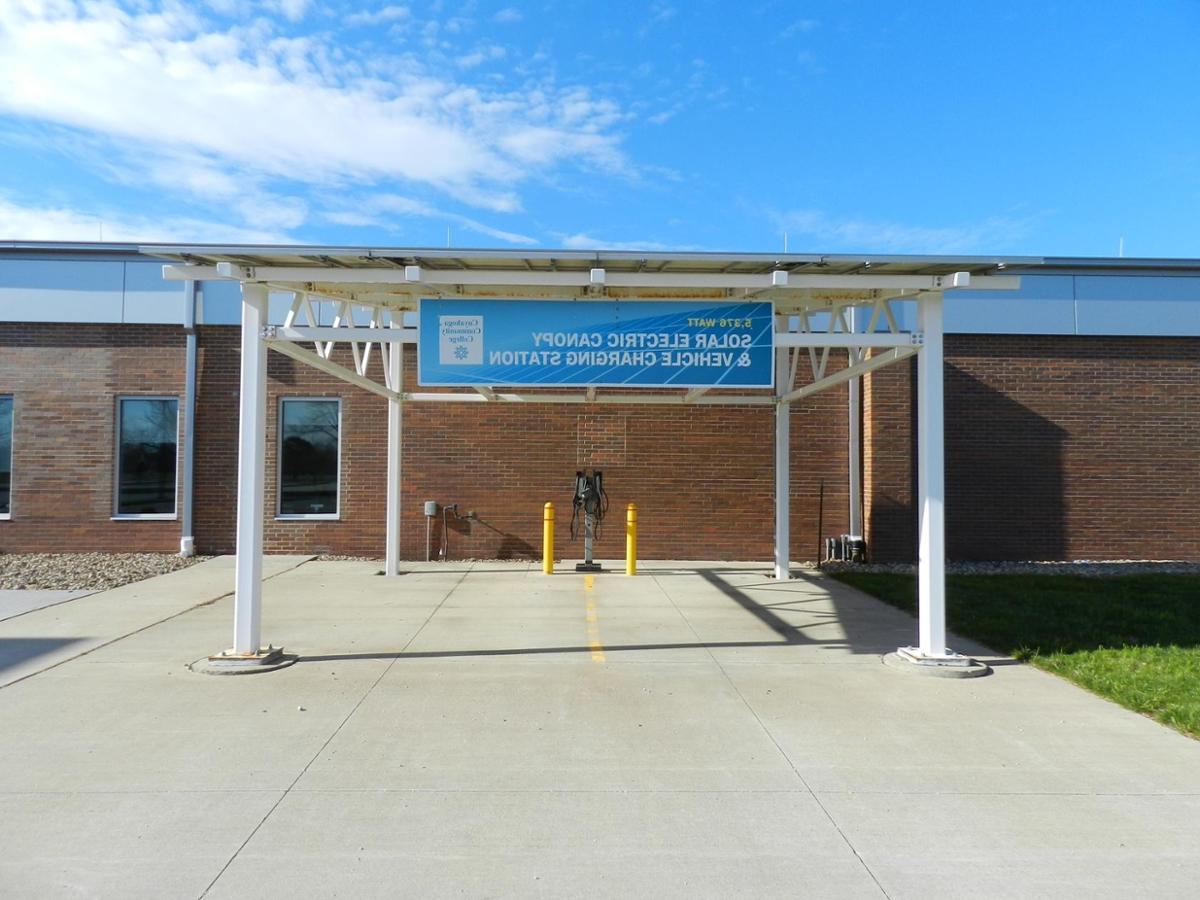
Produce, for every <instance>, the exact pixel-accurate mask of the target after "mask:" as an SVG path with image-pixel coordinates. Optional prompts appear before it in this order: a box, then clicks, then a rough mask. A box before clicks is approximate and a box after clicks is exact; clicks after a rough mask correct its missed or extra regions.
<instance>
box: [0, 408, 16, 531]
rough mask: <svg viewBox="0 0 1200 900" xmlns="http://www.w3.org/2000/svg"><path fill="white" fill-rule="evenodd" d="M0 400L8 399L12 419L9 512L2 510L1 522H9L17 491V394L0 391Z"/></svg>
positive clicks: (9, 450) (9, 459) (9, 440)
mask: <svg viewBox="0 0 1200 900" xmlns="http://www.w3.org/2000/svg"><path fill="white" fill-rule="evenodd" d="M0 400H8V402H9V416H10V417H11V419H12V421H11V423H10V424H9V429H8V430H9V435H8V512H0V522H8V521H11V520H12V517H13V506H14V505H15V502H14V496H15V495H16V491H15V490H13V457H15V456H16V455H17V450H16V443H17V395H16V394H10V393H6V392H3V391H0Z"/></svg>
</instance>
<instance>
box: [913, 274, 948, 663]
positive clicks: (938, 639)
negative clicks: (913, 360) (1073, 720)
mask: <svg viewBox="0 0 1200 900" xmlns="http://www.w3.org/2000/svg"><path fill="white" fill-rule="evenodd" d="M917 321H918V323H919V324H918V329H919V330H920V331H922V332H923V333H924V335H925V343H924V345H923V346H922V347H921V351H920V353H918V354H917V512H918V516H919V522H920V525H919V528H920V536H919V547H918V570H917V607H918V615H919V618H920V621H919V626H918V632H919V639H920V647H919V648H918V649H919V651H920V655H921V656H924V657H944V656H946V514H945V497H946V479H945V469H944V457H945V435H944V431H943V424H944V407H943V381H944V374H943V367H942V361H943V354H942V295H941V294H940V293H930V294H922V295H921V297H920V299H919V300H918V301H917Z"/></svg>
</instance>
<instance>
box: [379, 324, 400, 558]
mask: <svg viewBox="0 0 1200 900" xmlns="http://www.w3.org/2000/svg"><path fill="white" fill-rule="evenodd" d="M393 315H395V316H399V313H393ZM393 327H395V323H393ZM388 370H389V374H388V381H390V382H391V388H392V390H393V391H394V392H395V394H396V396H394V397H389V398H388V439H387V454H388V455H387V512H386V515H387V536H386V538H385V540H386V541H387V549H386V551H385V553H384V557H385V562H384V567H383V571H384V575H385V576H388V575H399V574H400V476H401V472H402V466H403V458H402V456H401V454H402V453H403V446H404V445H403V436H404V431H403V426H404V407H403V406H402V405H401V403H402V402H403V401H401V399H400V395H401V393H402V392H403V390H404V386H403V384H402V383H401V382H402V380H403V378H404V344H401V343H399V342H397V343H394V344H392V347H391V350H390V351H389V356H388Z"/></svg>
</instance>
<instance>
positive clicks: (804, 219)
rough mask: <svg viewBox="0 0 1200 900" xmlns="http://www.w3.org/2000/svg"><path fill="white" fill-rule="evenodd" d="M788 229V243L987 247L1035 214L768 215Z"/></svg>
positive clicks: (1019, 232)
mask: <svg viewBox="0 0 1200 900" xmlns="http://www.w3.org/2000/svg"><path fill="white" fill-rule="evenodd" d="M772 218H773V219H774V220H775V222H776V224H777V226H778V227H779V228H780V229H781V230H783V231H786V232H788V234H789V236H790V237H791V238H792V240H791V246H792V247H793V248H795V247H796V240H795V238H796V237H797V236H805V237H808V238H810V239H812V240H815V241H817V242H818V244H819V246H816V247H813V248H811V249H812V250H846V251H851V252H857V251H862V252H875V253H884V252H886V253H941V254H954V253H990V252H996V251H997V250H1001V249H1003V248H1004V247H1005V246H1009V245H1011V244H1013V243H1015V242H1016V241H1018V240H1019V239H1020V238H1022V237H1024V236H1025V235H1026V234H1027V233H1028V232H1029V230H1030V228H1031V227H1032V225H1033V222H1034V219H1035V218H1036V217H1032V216H1031V217H1025V218H1005V217H991V218H988V219H984V220H982V221H979V222H974V223H968V224H963V225H947V226H927V225H912V224H905V223H899V222H878V221H870V220H865V219H854V218H834V217H830V216H828V215H826V214H825V213H824V212H821V211H820V210H815V209H798V210H793V211H791V212H786V213H777V214H774V215H773V217H772Z"/></svg>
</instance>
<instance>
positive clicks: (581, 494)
mask: <svg viewBox="0 0 1200 900" xmlns="http://www.w3.org/2000/svg"><path fill="white" fill-rule="evenodd" d="M607 512H608V493H607V492H606V491H605V490H604V475H603V473H601V472H600V471H599V470H598V469H597V470H595V471H592V472H584V471H579V472H576V473H575V496H574V497H572V498H571V540H575V539H576V536H577V534H578V529H579V524H580V523H579V518H580V514H581V513H582V516H583V523H582V524H583V562H581V563H577V564H576V565H575V571H576V572H601V571H603V567H602V566H601V565H600V564H599V563H598V562H596V561H595V560H594V559H593V556H592V548H593V545H594V542H595V540H596V538H597V537H598V536H599V534H600V523H601V522H602V521H604V514H605V513H607Z"/></svg>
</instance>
